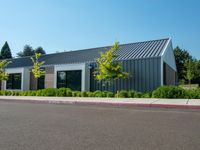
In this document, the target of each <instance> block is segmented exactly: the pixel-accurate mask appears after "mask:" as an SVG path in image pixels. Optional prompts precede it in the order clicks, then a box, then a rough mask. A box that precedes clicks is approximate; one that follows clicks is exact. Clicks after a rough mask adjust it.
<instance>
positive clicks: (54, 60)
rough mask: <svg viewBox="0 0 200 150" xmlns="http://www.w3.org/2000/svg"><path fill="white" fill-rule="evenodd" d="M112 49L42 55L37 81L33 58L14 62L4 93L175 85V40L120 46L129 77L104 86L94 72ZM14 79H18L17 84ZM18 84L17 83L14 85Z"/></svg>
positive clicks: (142, 89) (120, 52)
mask: <svg viewBox="0 0 200 150" xmlns="http://www.w3.org/2000/svg"><path fill="white" fill-rule="evenodd" d="M109 48H110V46H107V47H99V48H91V49H84V50H76V51H68V52H62V53H55V54H46V55H42V56H41V59H40V60H43V61H45V64H44V65H43V67H44V68H45V70H46V75H45V77H44V78H41V79H39V80H36V79H34V77H33V75H32V74H31V71H30V70H31V68H32V66H33V64H32V61H31V59H30V57H24V58H15V59H11V61H12V63H11V64H9V65H8V67H7V68H6V71H7V72H8V73H9V74H10V76H9V77H10V80H8V81H7V82H3V83H2V86H1V87H2V89H4V90H30V89H31V90H35V89H41V88H60V87H69V88H72V89H74V90H81V91H95V90H109V91H114V92H115V91H117V90H136V91H141V92H145V91H152V90H154V89H155V88H157V87H159V86H161V85H175V84H176V76H177V73H176V72H177V70H176V63H175V58H174V53H173V47H172V41H171V39H169V38H166V39H159V40H151V41H144V42H137V43H130V44H122V45H120V49H119V50H118V51H117V55H118V57H117V58H116V59H115V61H120V62H121V63H122V66H123V70H124V71H126V72H128V73H129V74H130V77H129V78H127V79H119V80H117V81H115V82H114V84H113V85H111V86H108V85H102V83H100V82H98V81H96V80H95V78H94V76H93V71H94V69H95V67H96V58H98V57H99V56H100V52H105V51H107V50H108V49H109ZM15 79H18V80H16V81H15ZM15 83H18V84H16V85H15Z"/></svg>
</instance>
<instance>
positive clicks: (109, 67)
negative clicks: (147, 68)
mask: <svg viewBox="0 0 200 150" xmlns="http://www.w3.org/2000/svg"><path fill="white" fill-rule="evenodd" d="M117 50H119V42H115V44H114V45H113V46H112V47H111V48H110V49H109V50H108V51H106V52H104V53H101V57H100V58H98V59H97V65H98V69H97V71H96V72H95V78H96V79H97V80H98V81H103V82H104V83H105V82H107V83H111V82H112V81H113V80H117V79H119V78H127V77H128V76H129V74H128V73H127V72H123V71H122V66H121V64H120V63H119V62H116V61H114V58H116V57H118V55H116V51H117Z"/></svg>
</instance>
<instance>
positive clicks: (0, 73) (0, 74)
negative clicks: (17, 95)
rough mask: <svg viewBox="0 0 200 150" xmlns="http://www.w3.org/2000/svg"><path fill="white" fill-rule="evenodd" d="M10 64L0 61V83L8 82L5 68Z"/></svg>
mask: <svg viewBox="0 0 200 150" xmlns="http://www.w3.org/2000/svg"><path fill="white" fill-rule="evenodd" d="M9 63H10V61H7V60H1V61H0V81H3V80H8V73H6V72H5V67H6V66H7V65H8V64H9Z"/></svg>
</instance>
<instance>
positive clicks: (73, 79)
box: [57, 70, 81, 91]
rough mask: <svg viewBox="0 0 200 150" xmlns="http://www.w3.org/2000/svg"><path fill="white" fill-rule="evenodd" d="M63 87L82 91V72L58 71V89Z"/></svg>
mask: <svg viewBox="0 0 200 150" xmlns="http://www.w3.org/2000/svg"><path fill="white" fill-rule="evenodd" d="M61 87H66V88H70V89H72V90H76V91H81V70H73V71H58V72H57V88H61Z"/></svg>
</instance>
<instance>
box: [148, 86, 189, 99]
mask: <svg viewBox="0 0 200 150" xmlns="http://www.w3.org/2000/svg"><path fill="white" fill-rule="evenodd" d="M152 97H154V98H185V97H186V91H185V90H184V89H182V88H181V87H176V86H161V87H159V88H157V89H156V90H155V91H153V93H152Z"/></svg>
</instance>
